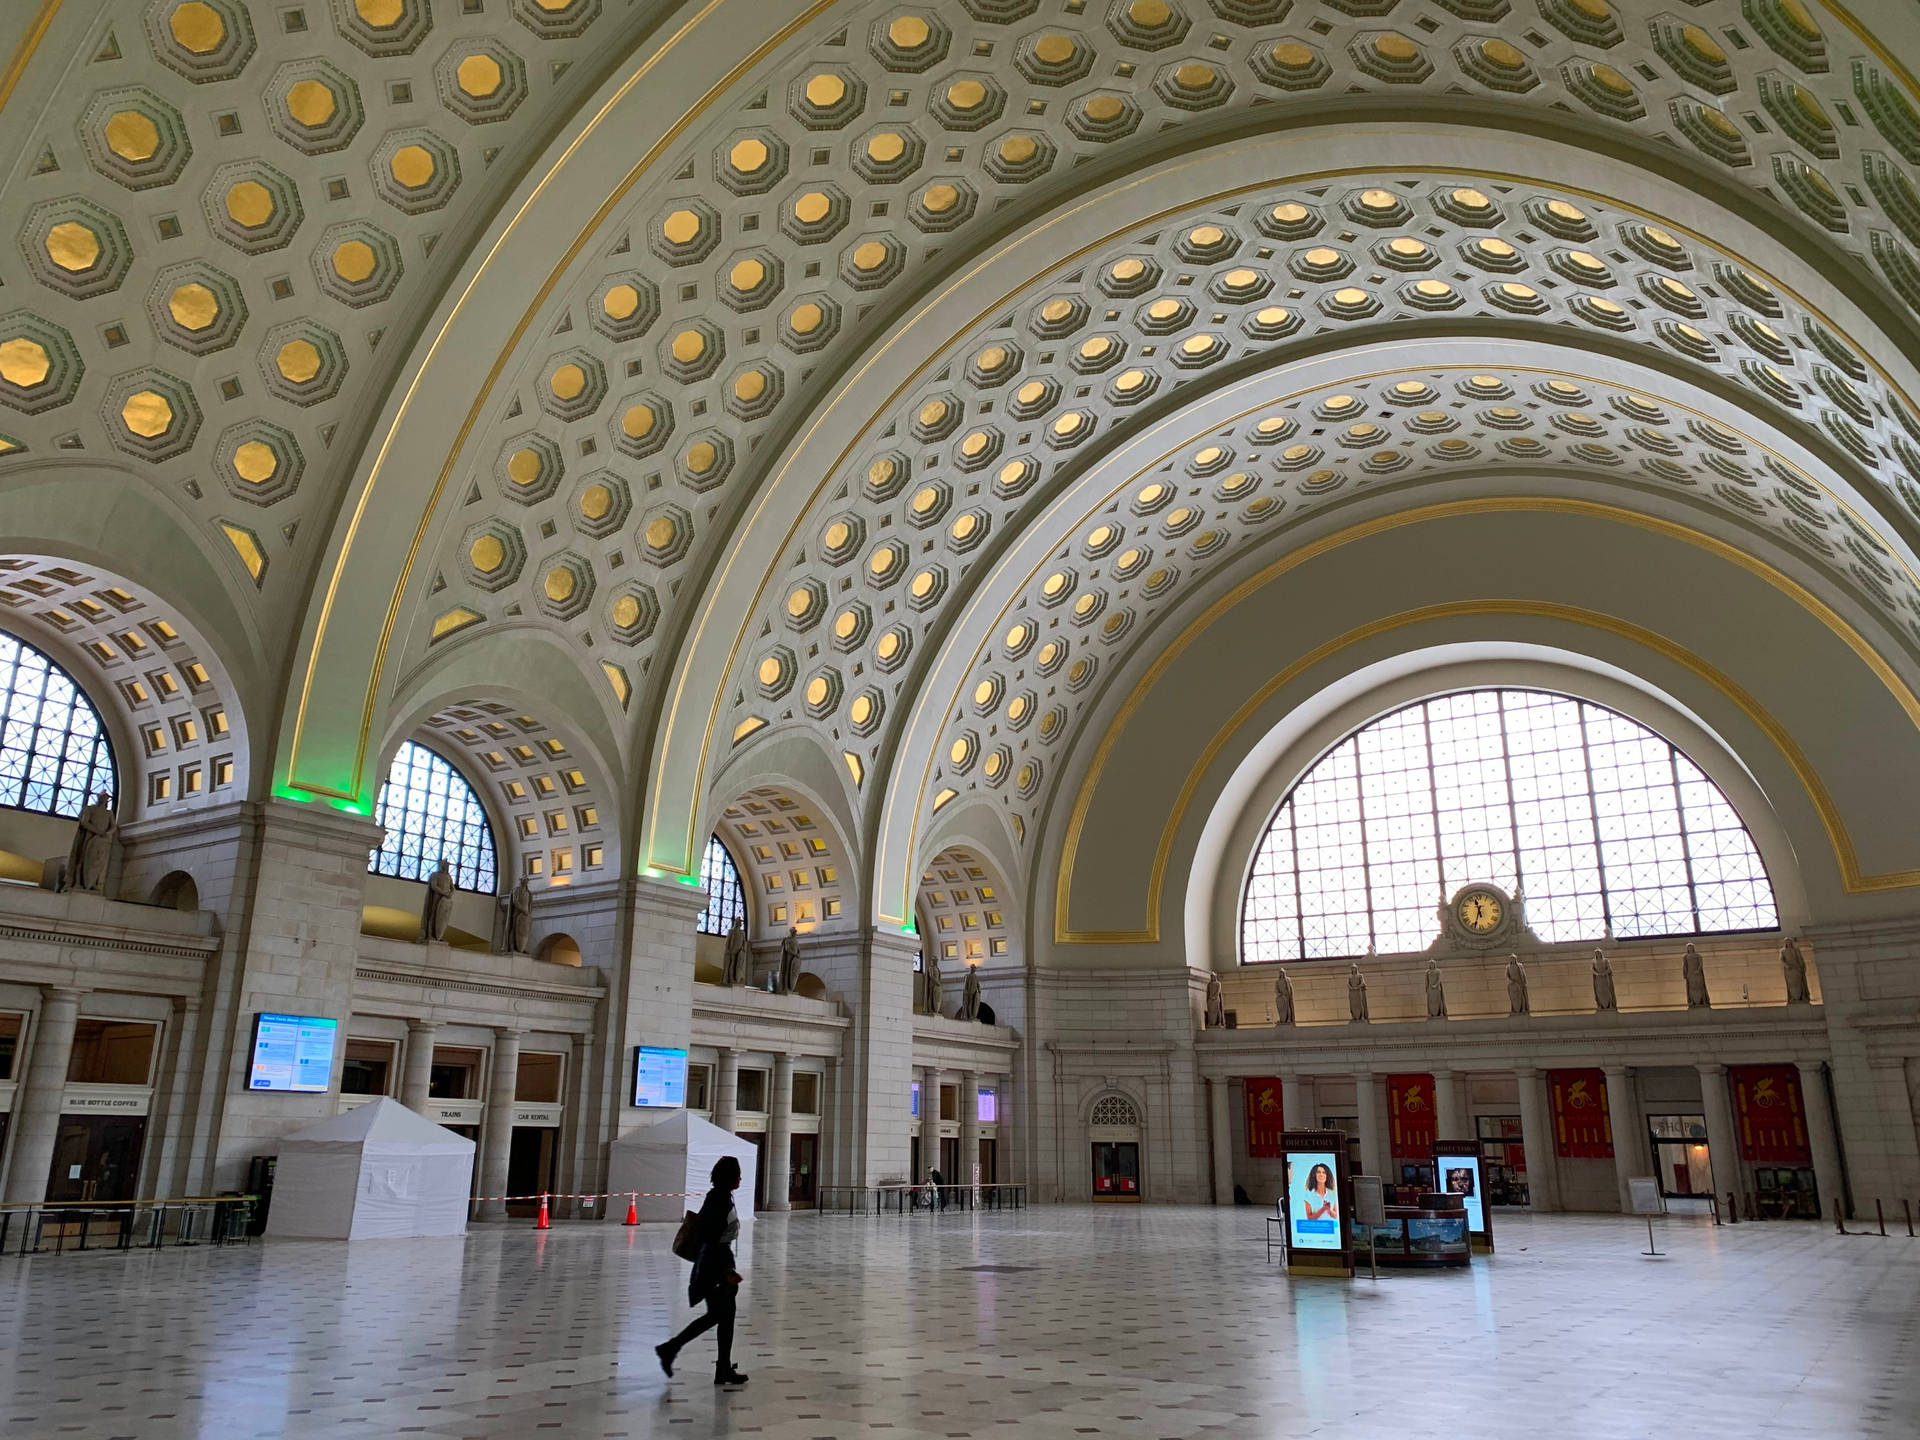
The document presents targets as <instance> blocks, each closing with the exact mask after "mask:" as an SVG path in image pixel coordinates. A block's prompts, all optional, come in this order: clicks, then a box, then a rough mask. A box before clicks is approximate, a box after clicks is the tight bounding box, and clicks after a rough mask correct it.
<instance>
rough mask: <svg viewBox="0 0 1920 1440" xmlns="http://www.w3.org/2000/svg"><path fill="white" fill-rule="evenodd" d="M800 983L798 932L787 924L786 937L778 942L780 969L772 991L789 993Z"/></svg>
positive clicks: (783, 993) (782, 993) (780, 993)
mask: <svg viewBox="0 0 1920 1440" xmlns="http://www.w3.org/2000/svg"><path fill="white" fill-rule="evenodd" d="M799 984H800V932H799V930H798V929H796V928H794V927H792V926H788V927H787V933H786V937H785V938H784V939H782V940H781V942H780V969H779V971H778V972H777V974H776V976H775V978H774V985H773V991H774V994H776V995H791V994H793V992H794V989H795V987H797V986H798V985H799Z"/></svg>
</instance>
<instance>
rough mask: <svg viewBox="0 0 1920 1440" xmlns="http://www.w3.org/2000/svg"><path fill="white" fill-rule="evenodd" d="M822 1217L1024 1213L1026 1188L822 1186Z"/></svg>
mask: <svg viewBox="0 0 1920 1440" xmlns="http://www.w3.org/2000/svg"><path fill="white" fill-rule="evenodd" d="M814 1208H815V1209H816V1210H817V1211H818V1212H819V1213H821V1214H823V1215H824V1214H835V1215H886V1214H894V1215H906V1214H910V1213H911V1212H913V1211H915V1210H927V1211H932V1212H935V1213H938V1212H939V1211H941V1210H1024V1209H1026V1208H1027V1187H1026V1186H1025V1185H985V1184H982V1185H934V1184H933V1183H931V1182H930V1181H929V1182H924V1183H922V1184H919V1185H905V1184H901V1185H822V1186H821V1187H820V1198H819V1202H818V1204H817V1205H816V1206H815V1207H814Z"/></svg>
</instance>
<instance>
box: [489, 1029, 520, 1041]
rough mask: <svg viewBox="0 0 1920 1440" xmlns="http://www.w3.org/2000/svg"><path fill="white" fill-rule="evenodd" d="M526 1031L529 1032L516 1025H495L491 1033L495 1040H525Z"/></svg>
mask: <svg viewBox="0 0 1920 1440" xmlns="http://www.w3.org/2000/svg"><path fill="white" fill-rule="evenodd" d="M528 1033H529V1032H527V1031H525V1030H522V1029H521V1028H519V1027H518V1026H516V1025H496V1026H494V1027H493V1035H494V1038H495V1039H496V1040H513V1041H520V1040H525V1039H526V1038H527V1035H528Z"/></svg>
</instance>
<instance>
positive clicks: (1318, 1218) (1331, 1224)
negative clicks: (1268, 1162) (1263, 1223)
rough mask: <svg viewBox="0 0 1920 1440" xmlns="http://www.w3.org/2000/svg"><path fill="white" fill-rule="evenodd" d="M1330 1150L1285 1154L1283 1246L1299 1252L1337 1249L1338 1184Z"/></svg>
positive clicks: (1338, 1233)
mask: <svg viewBox="0 0 1920 1440" xmlns="http://www.w3.org/2000/svg"><path fill="white" fill-rule="evenodd" d="M1335 1163H1336V1162H1335V1159H1334V1155H1333V1152H1332V1151H1327V1152H1326V1153H1324V1154H1323V1153H1321V1152H1319V1151H1314V1150H1295V1151H1291V1152H1290V1153H1289V1154H1288V1155H1287V1243H1288V1244H1289V1245H1291V1246H1293V1247H1295V1248H1296V1249H1300V1250H1338V1249H1340V1248H1341V1246H1340V1220H1341V1214H1340V1184H1339V1179H1338V1174H1339V1172H1338V1171H1337V1170H1336V1169H1335V1168H1334V1166H1335Z"/></svg>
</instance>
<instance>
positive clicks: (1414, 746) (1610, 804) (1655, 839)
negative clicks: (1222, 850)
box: [1240, 690, 1779, 964]
mask: <svg viewBox="0 0 1920 1440" xmlns="http://www.w3.org/2000/svg"><path fill="white" fill-rule="evenodd" d="M1475 881H1481V882H1485V883H1488V884H1492V885H1497V886H1499V887H1500V888H1502V889H1504V890H1505V891H1506V892H1507V893H1508V894H1510V895H1511V894H1514V893H1516V892H1519V893H1523V894H1524V896H1525V903H1526V918H1527V923H1528V924H1529V925H1530V926H1531V927H1532V928H1533V930H1534V933H1535V934H1537V935H1538V936H1539V937H1540V938H1541V939H1542V940H1544V941H1546V942H1548V943H1549V944H1553V943H1563V942H1569V941H1580V940H1599V939H1603V938H1606V937H1609V936H1610V937H1612V938H1615V939H1622V940H1626V939H1636V938H1651V937H1656V936H1660V937H1664V936H1675V935H1703V934H1718V933H1725V932H1729V931H1742V930H1771V929H1774V928H1776V927H1777V925H1778V924H1779V917H1778V914H1777V912H1776V911H1775V908H1774V898H1773V887H1772V885H1771V884H1770V883H1769V881H1768V879H1767V871H1766V866H1765V865H1764V864H1763V863H1762V861H1761V858H1760V852H1759V850H1758V848H1757V847H1756V846H1755V845H1754V843H1753V837H1752V835H1750V834H1749V833H1748V831H1747V827H1746V826H1745V824H1743V823H1742V822H1741V819H1740V816H1739V815H1738V814H1737V813H1736V812H1735V810H1734V808H1733V806H1732V805H1731V804H1730V803H1729V802H1728V800H1727V797H1726V796H1725V795H1724V794H1723V793H1722V792H1721V790H1720V787H1719V786H1718V785H1716V784H1714V783H1713V781H1712V780H1710V779H1708V778H1707V776H1706V774H1705V772H1704V771H1702V770H1701V769H1700V767H1699V766H1697V765H1695V764H1694V763H1693V762H1692V761H1691V760H1689V759H1688V758H1687V757H1686V755H1685V754H1683V753H1682V752H1681V751H1680V749H1679V747H1677V746H1675V745H1674V744H1673V743H1672V742H1671V741H1669V740H1667V739H1666V738H1665V737H1663V736H1660V735H1656V734H1655V733H1654V732H1653V731H1651V730H1649V729H1647V728H1646V726H1644V725H1641V724H1640V723H1639V722H1638V721H1635V720H1630V719H1628V718H1627V717H1626V716H1624V715H1621V714H1618V713H1616V712H1614V711H1612V710H1608V709H1606V708H1605V707H1603V706H1600V705H1595V704H1593V703H1591V702H1590V701H1586V700H1577V699H1573V698H1570V697H1568V696H1565V695H1555V694H1549V693H1546V692H1543V691H1538V690H1470V691H1465V692H1462V693H1459V694H1454V695H1443V696H1441V697H1439V698H1437V699H1433V700H1423V701H1420V702H1418V703H1417V704H1413V705H1408V706H1406V707H1404V708H1402V709H1399V710H1395V711H1393V712H1391V713H1390V714H1387V715H1383V716H1381V717H1380V718H1378V719H1376V720H1373V721H1371V722H1370V723H1368V724H1367V725H1365V726H1363V727H1361V728H1360V729H1359V730H1357V731H1355V732H1354V733H1353V734H1351V735H1349V736H1347V738H1346V739H1344V740H1342V741H1341V742H1340V743H1339V744H1337V745H1335V746H1334V747H1333V748H1332V749H1331V750H1329V751H1327V753H1326V754H1324V755H1323V756H1321V757H1320V759H1319V760H1318V761H1316V762H1315V763H1314V765H1313V766H1312V768H1311V769H1309V770H1308V771H1307V772H1306V774H1305V775H1303V776H1301V777H1300V779H1299V781H1297V782H1296V783H1295V785H1294V787H1293V789H1292V790H1291V791H1289V792H1288V794H1287V798H1286V799H1285V800H1284V801H1283V802H1282V803H1281V805H1280V808H1279V810H1278V811H1277V812H1276V813H1275V815H1274V818H1273V821H1272V823H1271V824H1270V825H1269V826H1268V827H1267V831H1266V834H1265V835H1264V837H1262V839H1261V842H1260V845H1259V847H1258V849H1257V850H1256V851H1255V853H1254V858H1253V864H1252V867H1251V869H1250V870H1249V872H1248V877H1247V885H1246V891H1245V895H1244V898H1243V900H1242V904H1241V920H1240V958H1241V961H1242V963H1245V964H1258V963H1262V962H1273V961H1289V960H1322V959H1327V960H1331V959H1345V958H1349V957H1354V956H1360V955H1365V954H1367V953H1369V952H1370V951H1371V952H1374V953H1378V954H1382V955H1386V954H1396V953H1398V954H1404V953H1407V952H1411V951H1418V950H1424V949H1426V948H1427V946H1428V945H1430V944H1431V943H1432V942H1433V940H1434V938H1435V937H1436V936H1437V935H1438V933H1439V920H1438V911H1439V907H1440V906H1441V905H1442V904H1444V903H1445V902H1446V900H1447V899H1448V898H1449V897H1450V896H1452V895H1453V894H1454V893H1455V892H1456V891H1457V890H1459V888H1460V887H1461V886H1463V885H1468V884H1471V883H1473V882H1475Z"/></svg>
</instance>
